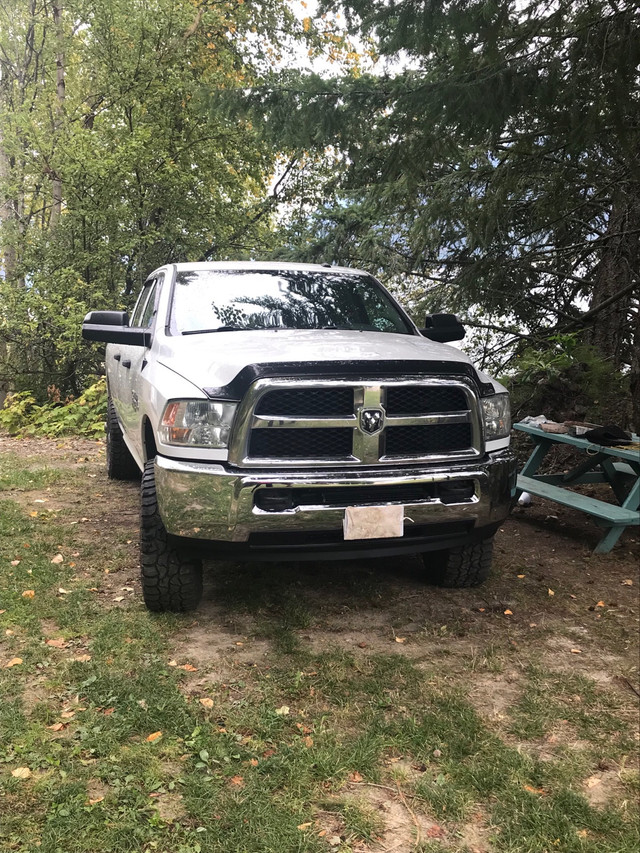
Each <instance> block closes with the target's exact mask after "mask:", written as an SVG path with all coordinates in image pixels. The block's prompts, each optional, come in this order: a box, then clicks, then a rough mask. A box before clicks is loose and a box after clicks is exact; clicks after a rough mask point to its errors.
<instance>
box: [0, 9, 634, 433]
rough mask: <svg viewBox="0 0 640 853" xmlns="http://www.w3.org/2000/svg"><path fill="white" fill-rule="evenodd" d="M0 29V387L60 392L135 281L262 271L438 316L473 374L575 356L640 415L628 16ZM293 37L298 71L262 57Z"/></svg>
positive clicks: (541, 14)
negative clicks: (266, 267) (307, 268)
mask: <svg viewBox="0 0 640 853" xmlns="http://www.w3.org/2000/svg"><path fill="white" fill-rule="evenodd" d="M0 15H1V16H2V19H1V20H2V27H1V34H0V128H1V130H0V133H1V134H2V135H1V137H0V204H1V205H2V207H1V209H0V220H1V221H0V245H1V248H2V256H3V270H4V272H3V275H4V279H3V280H1V281H0V288H2V298H3V310H2V312H0V381H2V380H4V381H5V382H7V381H9V382H11V383H12V384H13V385H14V386H18V387H33V386H34V385H36V384H38V383H39V387H40V388H43V387H45V386H46V385H47V384H48V383H51V382H55V383H56V384H57V385H59V386H61V387H63V388H64V389H65V391H66V390H71V391H73V392H74V393H77V392H78V391H79V390H80V389H81V387H82V385H83V384H84V376H85V374H87V373H88V372H90V371H92V370H95V369H96V367H97V364H96V362H95V361H94V360H92V359H93V358H94V356H91V355H90V354H89V353H88V351H87V350H83V349H81V348H80V347H79V346H78V336H79V324H80V320H81V317H82V314H83V313H84V311H85V310H86V308H87V307H89V306H91V307H101V306H105V307H106V306H109V307H118V306H120V307H127V306H128V305H129V304H130V301H131V299H132V298H133V295H134V292H135V290H136V289H137V287H138V285H139V283H140V282H141V280H142V279H143V278H144V277H145V275H146V274H148V272H149V271H150V270H151V269H153V268H154V266H156V265H158V264H159V263H164V262H166V261H171V260H194V259H200V258H230V257H236V258H239V257H249V256H254V257H255V256H272V257H273V256H278V257H283V256H286V257H289V258H297V259H309V260H322V261H335V262H340V263H345V264H350V265H357V266H360V267H363V268H365V269H367V270H369V271H370V272H373V273H374V274H377V275H378V276H380V277H381V278H382V279H383V280H385V281H386V282H387V283H389V284H391V285H392V286H393V287H394V288H395V289H396V290H398V291H400V292H401V294H403V295H404V297H405V298H406V300H408V301H409V302H410V304H411V305H412V306H413V308H414V310H415V311H416V312H417V316H419V315H420V314H421V313H422V312H423V311H424V310H425V309H428V310H451V311H457V312H459V313H461V314H462V316H463V318H464V319H465V320H466V321H467V322H468V323H469V324H470V325H471V326H472V327H474V328H475V329H476V332H477V334H476V338H475V341H476V343H481V344H482V348H481V350H482V351H481V355H483V356H484V359H485V362H486V364H487V365H488V366H491V367H493V368H494V369H501V368H502V369H507V368H509V367H510V366H511V367H512V366H513V364H514V363H515V361H514V360H515V358H516V356H518V355H523V354H526V352H527V351H531V350H532V348H533V350H539V351H548V352H550V353H551V356H550V358H552V359H553V358H555V355H554V353H555V352H556V350H557V349H558V347H560V348H561V349H562V348H564V349H565V350H566V348H567V347H568V346H569V345H571V346H574V345H575V343H576V341H578V342H580V343H581V344H585V343H588V344H589V345H590V346H591V347H592V353H594V354H595V356H594V357H595V358H596V359H597V360H600V361H601V362H602V363H603V364H605V365H608V366H609V367H610V368H611V370H613V371H618V372H621V373H622V374H624V375H626V376H627V377H628V379H629V380H630V382H631V389H632V392H633V397H634V399H635V400H640V355H639V354H638V347H637V345H636V343H635V342H636V341H637V340H638V333H639V332H640V305H639V299H638V296H639V283H638V275H639V267H640V250H639V237H640V192H639V190H640V110H639V109H638V105H639V96H640V88H639V85H638V83H639V79H638V66H639V64H640V40H639V39H638V38H637V33H638V32H639V31H640V8H639V5H638V3H637V2H632V3H628V2H627V3H623V2H620V0H557V1H556V2H554V3H548V2H546V0H524V2H523V0H489V2H485V0H447V2H445V1H444V0H435V2H434V0H367V2H365V0H346V2H338V0H320V6H319V9H318V13H317V15H316V16H315V17H307V18H304V19H302V20H298V19H296V18H295V17H294V16H293V15H292V13H291V10H290V8H289V7H288V6H287V5H286V2H285V0H267V2H264V3H260V4H255V3H250V2H244V0H220V2H215V3H214V2H210V0H129V2H125V0H104V2H100V3H98V2H96V0H65V2H64V3H63V0H28V2H24V0H22V2H18V0H7V2H5V3H4V4H3V7H2V10H1V11H0ZM341 27H342V29H341ZM294 37H295V38H299V39H301V40H306V41H305V42H304V43H305V48H304V50H305V52H306V50H307V49H308V50H309V53H310V54H312V55H318V54H320V55H322V56H323V57H324V58H325V60H326V62H325V68H324V70H323V71H322V73H310V72H308V71H304V70H300V67H296V66H300V64H301V63H300V62H299V61H294V59H292V58H291V55H290V56H289V57H288V58H283V53H282V50H283V45H286V44H287V42H291V39H292V38H294ZM330 62H332V63H334V64H333V65H331V66H329V65H328V64H327V63H330ZM635 421H636V424H637V425H640V403H637V410H636V413H635Z"/></svg>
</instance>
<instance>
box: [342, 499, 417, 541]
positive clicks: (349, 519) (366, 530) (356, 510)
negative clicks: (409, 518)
mask: <svg viewBox="0 0 640 853" xmlns="http://www.w3.org/2000/svg"><path fill="white" fill-rule="evenodd" d="M343 524H344V538H345V539H393V538H397V537H400V536H403V535H404V507H403V506H348V507H347V508H346V510H345V513H344V522H343Z"/></svg>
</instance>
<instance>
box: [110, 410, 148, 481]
mask: <svg viewBox="0 0 640 853" xmlns="http://www.w3.org/2000/svg"><path fill="white" fill-rule="evenodd" d="M105 429H106V433H107V477H108V478H109V479H110V480H136V479H137V478H138V477H139V476H140V469H139V468H138V466H137V465H136V461H135V459H134V458H133V456H132V455H131V453H130V452H129V448H128V447H127V445H126V444H125V443H124V438H123V437H122V430H121V429H120V424H119V423H118V418H117V416H116V410H115V407H114V405H113V401H112V400H111V397H109V399H108V401H107V422H106V425H105Z"/></svg>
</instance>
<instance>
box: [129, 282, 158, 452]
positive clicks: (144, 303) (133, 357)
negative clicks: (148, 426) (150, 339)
mask: <svg viewBox="0 0 640 853" xmlns="http://www.w3.org/2000/svg"><path fill="white" fill-rule="evenodd" d="M162 278H163V276H162V275H159V276H156V277H154V278H152V279H149V280H148V281H147V282H146V283H145V286H144V289H143V291H142V293H141V295H140V299H139V300H138V303H137V305H136V307H135V310H134V312H133V315H132V317H131V321H130V325H131V326H136V327H140V328H142V329H150V330H153V326H154V324H155V317H156V306H157V304H158V294H159V292H160V284H161V282H162ZM148 352H149V351H148V349H147V348H146V347H138V346H126V345H122V346H121V347H120V364H119V371H120V373H119V375H120V391H121V398H122V408H121V410H119V411H118V414H119V415H120V417H121V419H122V425H123V428H124V432H125V436H126V438H127V442H128V443H129V442H130V443H131V444H132V445H133V447H132V448H131V450H132V452H133V453H134V455H135V456H137V457H138V458H140V459H144V452H143V447H142V427H141V412H140V372H141V370H142V366H143V362H144V361H145V358H146V357H147V354H148Z"/></svg>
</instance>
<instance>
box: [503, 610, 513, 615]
mask: <svg viewBox="0 0 640 853" xmlns="http://www.w3.org/2000/svg"><path fill="white" fill-rule="evenodd" d="M504 615H505V616H513V610H508V609H507V610H505V611H504Z"/></svg>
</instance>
